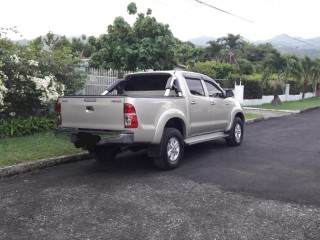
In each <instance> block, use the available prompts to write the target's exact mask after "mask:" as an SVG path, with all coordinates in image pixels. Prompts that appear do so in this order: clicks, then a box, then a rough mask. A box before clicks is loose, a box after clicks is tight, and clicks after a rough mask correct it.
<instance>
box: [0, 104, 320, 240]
mask: <svg viewBox="0 0 320 240" xmlns="http://www.w3.org/2000/svg"><path fill="white" fill-rule="evenodd" d="M318 119H320V110H314V111H310V112H306V113H303V114H299V115H296V116H288V117H282V118H274V119H270V120H268V121H263V122H258V123H255V124H250V125H247V126H246V127H245V138H244V142H243V145H242V146H240V147H236V148H230V147H227V146H226V145H225V143H224V142H223V141H212V142H208V143H204V144H200V145H194V146H192V147H189V148H187V150H186V153H185V161H184V162H183V163H182V165H181V166H180V168H179V169H177V170H175V171H169V172H163V171H158V170H157V169H155V168H154V167H153V165H152V163H151V161H150V159H148V158H147V157H146V156H145V154H144V153H143V152H140V153H136V154H130V155H122V156H120V157H119V158H118V159H117V161H116V162H114V163H111V164H108V165H105V166H99V165H96V164H94V161H93V160H88V161H82V162H77V163H72V164H66V165H60V166H57V167H53V168H48V169H45V170H41V171H39V172H34V173H31V174H25V175H19V176H15V177H11V178H7V179H3V180H1V182H0V196H1V201H0V216H1V218H0V236H1V238H3V239H320V230H319V229H320V174H319V172H320V160H319V159H320V157H319V156H320V138H319V135H320V128H319V120H318Z"/></svg>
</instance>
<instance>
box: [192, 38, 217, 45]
mask: <svg viewBox="0 0 320 240" xmlns="http://www.w3.org/2000/svg"><path fill="white" fill-rule="evenodd" d="M213 40H216V38H214V37H208V36H201V37H198V38H193V39H190V40H189V42H191V43H193V44H194V45H196V46H199V47H206V46H208V44H207V43H208V42H209V41H213Z"/></svg>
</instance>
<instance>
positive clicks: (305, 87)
mask: <svg viewBox="0 0 320 240" xmlns="http://www.w3.org/2000/svg"><path fill="white" fill-rule="evenodd" d="M307 83H308V82H307V80H306V78H305V79H304V81H303V84H302V89H301V90H302V98H301V101H304V97H305V95H306V89H307Z"/></svg>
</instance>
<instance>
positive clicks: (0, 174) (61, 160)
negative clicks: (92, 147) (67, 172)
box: [0, 153, 90, 178]
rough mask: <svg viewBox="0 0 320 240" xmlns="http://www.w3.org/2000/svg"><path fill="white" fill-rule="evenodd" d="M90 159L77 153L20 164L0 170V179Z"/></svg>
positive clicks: (87, 155) (85, 154) (86, 154)
mask: <svg viewBox="0 0 320 240" xmlns="http://www.w3.org/2000/svg"><path fill="white" fill-rule="evenodd" d="M86 159H90V157H89V154H88V153H79V154H75V155H70V156H61V157H57V158H48V159H42V160H39V161H36V162H31V163H21V164H16V165H13V166H8V167H4V168H0V178H5V177H10V176H14V175H17V174H21V173H27V172H31V171H34V170H40V169H44V168H48V167H53V166H56V165H60V164H65V163H71V162H77V161H81V160H86Z"/></svg>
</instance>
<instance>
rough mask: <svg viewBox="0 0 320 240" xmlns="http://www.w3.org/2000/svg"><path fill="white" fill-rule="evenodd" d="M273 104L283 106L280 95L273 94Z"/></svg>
mask: <svg viewBox="0 0 320 240" xmlns="http://www.w3.org/2000/svg"><path fill="white" fill-rule="evenodd" d="M271 104H272V105H273V106H279V105H282V101H281V99H280V97H279V95H278V94H277V93H276V92H275V93H274V94H273V99H272V101H271Z"/></svg>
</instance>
